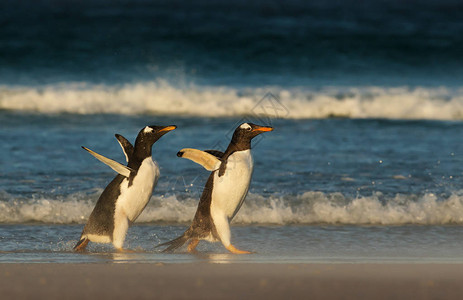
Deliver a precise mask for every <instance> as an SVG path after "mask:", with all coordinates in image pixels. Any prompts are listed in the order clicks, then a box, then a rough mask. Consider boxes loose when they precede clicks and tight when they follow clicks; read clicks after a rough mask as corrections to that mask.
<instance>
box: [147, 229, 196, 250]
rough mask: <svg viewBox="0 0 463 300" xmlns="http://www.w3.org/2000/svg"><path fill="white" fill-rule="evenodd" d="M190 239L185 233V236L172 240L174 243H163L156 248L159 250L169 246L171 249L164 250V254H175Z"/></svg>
mask: <svg viewBox="0 0 463 300" xmlns="http://www.w3.org/2000/svg"><path fill="white" fill-rule="evenodd" d="M189 239H190V238H189V237H188V236H187V235H186V234H185V233H184V234H183V235H181V236H179V237H178V238H176V239H174V240H172V241H169V242H167V243H162V244H160V245H157V246H156V247H154V248H158V247H162V246H167V245H169V247H167V248H166V249H164V250H162V252H163V253H170V252H174V251H175V250H177V249H178V248H180V247H182V246H183V245H184V244H185V243H186V242H187V241H188V240H189Z"/></svg>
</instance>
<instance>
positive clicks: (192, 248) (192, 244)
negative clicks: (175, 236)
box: [188, 239, 199, 252]
mask: <svg viewBox="0 0 463 300" xmlns="http://www.w3.org/2000/svg"><path fill="white" fill-rule="evenodd" d="M198 244H199V240H198V239H192V240H191V242H190V243H189V244H188V252H196V246H198Z"/></svg>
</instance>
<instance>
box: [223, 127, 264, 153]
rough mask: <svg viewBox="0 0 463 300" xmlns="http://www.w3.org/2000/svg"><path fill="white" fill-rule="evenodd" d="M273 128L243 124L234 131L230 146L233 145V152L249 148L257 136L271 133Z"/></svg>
mask: <svg viewBox="0 0 463 300" xmlns="http://www.w3.org/2000/svg"><path fill="white" fill-rule="evenodd" d="M272 130H273V127H268V126H260V125H256V124H253V123H243V124H241V125H240V126H238V127H237V128H236V129H235V132H234V133H233V137H232V140H231V143H230V145H234V148H236V149H235V150H245V149H250V148H251V140H252V139H253V138H255V137H256V136H258V135H259V134H261V133H263V132H267V131H272Z"/></svg>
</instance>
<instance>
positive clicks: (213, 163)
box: [179, 148, 221, 171]
mask: <svg viewBox="0 0 463 300" xmlns="http://www.w3.org/2000/svg"><path fill="white" fill-rule="evenodd" d="M179 153H182V156H181V157H182V158H186V159H189V160H191V161H194V162H195V163H197V164H200V165H201V166H203V167H204V168H205V169H206V170H208V171H215V170H217V169H218V168H219V167H220V163H221V161H220V160H219V159H218V158H217V157H215V156H214V155H212V154H210V153H207V152H204V151H201V150H198V149H192V148H184V149H182V150H180V151H179Z"/></svg>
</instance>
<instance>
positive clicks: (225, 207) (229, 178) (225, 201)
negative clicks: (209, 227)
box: [211, 150, 253, 247]
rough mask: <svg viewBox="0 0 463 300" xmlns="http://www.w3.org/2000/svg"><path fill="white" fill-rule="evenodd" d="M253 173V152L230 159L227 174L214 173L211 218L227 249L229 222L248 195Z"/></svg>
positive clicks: (245, 151) (243, 153)
mask: <svg viewBox="0 0 463 300" xmlns="http://www.w3.org/2000/svg"><path fill="white" fill-rule="evenodd" d="M252 171H253V160H252V156H251V150H244V151H237V152H235V153H233V154H232V155H230V156H229V157H228V161H227V166H226V170H225V173H224V174H223V175H222V176H220V177H219V172H218V171H216V172H215V173H214V185H213V188H212V195H211V197H212V201H211V217H212V220H213V222H214V225H215V228H216V230H217V233H218V235H219V237H220V240H221V241H222V244H223V245H224V246H225V247H228V246H229V245H230V224H229V222H230V221H231V220H232V219H233V217H234V216H235V215H236V213H237V212H238V210H239V209H240V207H241V205H242V204H243V201H244V199H245V198H246V194H247V193H248V189H249V184H250V182H251V177H252Z"/></svg>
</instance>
